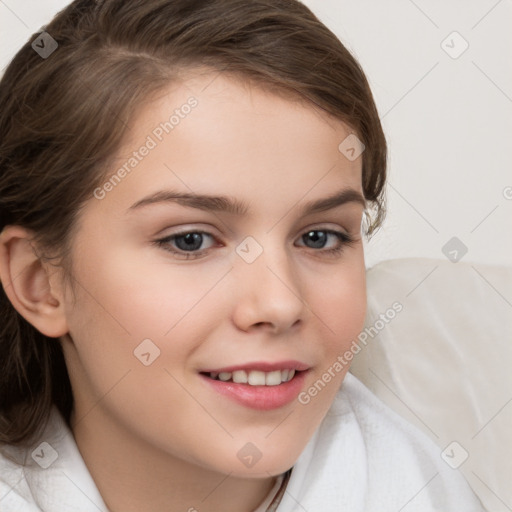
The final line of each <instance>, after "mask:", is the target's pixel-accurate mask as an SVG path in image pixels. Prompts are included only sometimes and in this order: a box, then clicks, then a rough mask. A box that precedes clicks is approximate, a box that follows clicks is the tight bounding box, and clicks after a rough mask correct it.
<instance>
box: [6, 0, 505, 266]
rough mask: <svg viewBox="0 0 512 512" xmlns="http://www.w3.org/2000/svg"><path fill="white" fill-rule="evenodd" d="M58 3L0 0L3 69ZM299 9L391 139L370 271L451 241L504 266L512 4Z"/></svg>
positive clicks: (334, 0)
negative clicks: (368, 98)
mask: <svg viewBox="0 0 512 512" xmlns="http://www.w3.org/2000/svg"><path fill="white" fill-rule="evenodd" d="M67 3H68V1H67V0H45V1H44V2H43V1H41V0H0V43H1V45H0V69H3V68H4V67H5V66H6V64H7V63H8V62H9V60H10V59H11V58H12V56H13V55H14V54H15V52H16V51H17V49H18V48H19V47H20V46H21V45H22V44H23V43H24V42H25V41H26V40H27V39H29V38H30V36H31V34H33V33H34V32H35V31H37V30H38V29H39V28H40V27H41V26H43V25H45V24H46V23H47V22H48V21H49V20H50V18H51V17H52V16H53V14H54V13H56V12H57V11H58V10H59V9H61V8H62V7H63V6H65V5H66V4H67ZM304 3H306V4H307V5H308V6H309V7H310V8H311V9H312V10H313V12H315V14H316V15H317V16H318V17H319V18H320V19H321V20H322V21H323V22H324V23H325V24H326V25H327V26H328V27H329V28H330V29H331V30H333V31H334V32H335V33H336V34H337V36H338V37H339V38H340V39H341V40H342V42H343V43H344V44H345V45H346V46H347V47H348V48H349V49H350V50H351V51H352V53H353V54H354V55H355V56H356V58H357V59H358V60H359V62H360V63H361V65H362V67H363V69H364V70H365V72H366V74H367V76H368V79H369V81H370V84H371V86H372V89H373V91H374V95H375V99H376V102H377V106H378V108H379V112H380V114H381V117H382V120H383V125H384V130H385V132H386V135H387V139H388V144H389V150H390V158H389V183H388V189H387V197H388V217H387V220H386V223H385V225H384V227H383V228H382V229H381V230H380V231H379V232H378V233H377V234H376V235H375V236H374V237H373V238H372V240H371V241H370V242H369V244H367V248H366V259H367V266H372V265H374V264H375V263H377V262H378V261H381V260H386V259H390V258H401V257H409V256H423V257H433V258H444V257H445V256H444V254H443V252H442V250H441V249H442V247H443V246H444V245H445V243H446V242H447V241H448V240H449V239H451V238H452V237H454V236H456V237H457V238H458V239H460V241H461V242H462V243H463V244H464V245H465V246H467V248H468V252H467V254H466V255H465V256H464V257H463V260H464V261H472V262H476V263H491V264H507V265H510V264H511V262H512V236H511V227H512V222H511V221H512V151H511V146H512V142H511V141H512V64H511V63H512V30H511V28H510V27H511V26H512V24H511V22H512V1H511V0H498V1H497V0H465V1H463V0H451V1H445V0H444V1H443V0H429V1H427V0H414V1H413V0H386V1H385V2H384V1H378V0H305V2H304ZM453 32H457V33H458V34H459V35H460V36H459V35H453ZM443 41H444V43H443ZM464 41H466V42H464ZM466 44H467V45H469V46H468V48H467V50H466V51H464V53H462V54H461V55H460V56H457V58H453V57H454V56H456V55H457V54H458V53H459V52H460V50H461V49H463V48H464V46H465V45H466ZM447 52H448V53H447ZM449 53H451V54H452V55H451V56H450V55H449Z"/></svg>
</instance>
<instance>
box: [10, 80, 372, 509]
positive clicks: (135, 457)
mask: <svg viewBox="0 0 512 512" xmlns="http://www.w3.org/2000/svg"><path fill="white" fill-rule="evenodd" d="M215 77H216V78H215ZM191 95H193V96H194V97H196V98H197V100H198V105H197V107H195V108H194V109H193V110H192V111H191V113H190V114H189V115H188V116H186V117H184V118H183V119H180V122H179V125H177V126H176V127H175V128H174V129H173V131H172V132H171V133H169V134H166V135H165V136H164V138H163V140H162V141H161V142H159V143H158V145H157V147H156V148H154V149H152V150H151V151H150V152H149V154H148V155H147V156H145V157H144V158H143V159H142V161H141V162H140V163H138V165H137V166H136V168H134V169H133V170H132V171H131V172H130V173H129V175H127V176H126V177H124V178H123V179H122V181H121V182H120V183H119V184H117V185H116V186H115V187H113V189H112V190H111V191H109V192H108V193H107V194H105V197H104V198H103V199H97V198H95V197H91V199H90V200H89V201H88V203H86V205H85V206H84V208H83V210H82V211H81V213H80V223H79V226H78V230H77V232H76V234H75V237H74V239H73V241H72V272H73V279H72V282H73V283H74V288H75V289H74V293H73V291H72V290H71V289H70V287H69V285H66V284H65V281H64V280H63V278H62V274H61V272H59V271H58V270H57V271H56V270H55V268H54V267H51V268H50V267H48V266H46V264H45V263H44V262H38V260H37V259H34V258H35V257H34V254H33V252H32V251H31V246H30V244H29V243H28V240H29V235H30V234H29V233H26V232H25V231H24V230H23V229H21V228H17V227H12V228H8V229H6V230H5V231H4V233H3V234H2V240H1V241H2V246H1V247H2V254H1V261H2V264H1V265H2V267H1V268H2V280H3V281H4V282H8V281H9V276H12V275H13V274H15V273H16V272H18V273H20V270H21V269H24V268H25V269H26V268H29V266H30V267H31V268H33V269H34V270H33V272H25V273H24V277H23V278H22V279H18V280H15V281H12V283H11V284H12V286H10V287H9V292H8V294H9V297H10V299H11V301H12V302H13V304H14V305H15V307H16V308H17V309H18V310H19V311H20V312H21V313H22V314H23V315H24V316H25V318H27V319H28V320H29V321H31V322H32V323H33V325H35V326H36V327H37V328H38V329H39V330H41V331H42V332H45V333H50V335H55V336H58V337H60V339H61V342H62V345H63V349H64V354H65V358H66V363H67V365H68V369H69V373H70V376H71V382H72V387H73V393H74V398H75V409H74V411H73V415H72V420H71V426H72V430H73V434H74V436H75V439H76V442H77V444H78V447H79V449H80V452H81V453H82V455H83V457H84V460H85V462H86V464H87V466H88V468H89V471H90V472H91V475H92V477H93V478H94V480H95V482H96V484H97V486H98V488H99V490H100V492H101V494H102V496H103V498H104V500H105V502H106V503H107V506H108V507H109V509H110V510H111V511H113V512H114V511H124V512H131V511H138V512H141V511H154V510H185V511H186V510H194V509H197V510H200V511H201V512H208V511H215V510H217V511H218V510H223V511H226V512H229V511H232V512H235V511H236V512H250V511H252V510H254V509H255V508H256V507H257V506H258V505H259V504H260V503H261V502H262V501H263V499H264V498H265V497H266V495H267V494H268V493H269V492H270V490H271V488H272V486H273V485H274V483H275V480H276V475H279V474H280V473H282V472H284V471H286V470H287V469H289V468H290V467H292V466H293V464H294V463H295V461H296V460H297V458H298V457H299V455H300V454H301V452H302V450H303V449H304V447H305V445H306V444H307V442H308V441H309V439H310V437H311V436H312V434H313V433H314V431H315V430H316V429H317V427H318V426H319V424H320V422H321V421H322V419H323V418H324V416H325V414H326V413H327V411H328V409H329V406H330V405H331V403H332V401H333V399H334V397H335V394H336V392H337V390H338V388H339V386H340V384H341V382H342V379H343V377H344V375H345V373H346V371H347V370H348V367H347V368H344V370H343V371H342V372H339V373H337V374H336V377H335V378H334V379H333V380H331V382H330V383H329V384H328V385H327V386H326V387H325V388H324V389H323V390H322V391H321V392H320V393H319V394H318V395H317V396H316V397H315V398H314V399H312V400H311V402H310V403H308V404H307V405H303V404H301V403H299V402H298V401H297V400H294V401H293V402H292V403H290V404H288V405H286V406H284V407H282V408H279V409H276V410H270V411H256V410H253V409H250V408H247V407H244V406H242V405H240V404H237V403H235V402H233V401H231V400H229V399H228V398H226V397H224V396H222V395H220V394H218V393H216V392H215V391H213V390H212V389H210V386H207V385H205V383H204V382H203V381H202V379H201V378H200V377H199V375H198V372H199V371H200V370H201V369H204V368H211V367H216V368H219V367H223V366H229V365H233V364H243V363H246V362H250V361H269V362H273V361H281V360H288V359H294V360H298V361H301V362H304V363H307V364H308V365H309V366H310V370H309V371H308V374H307V376H306V382H305V385H304V388H303V389H304V390H306V389H307V388H308V387H310V386H311V385H313V383H314V382H315V381H317V380H318V379H319V378H320V377H321V375H322V374H323V373H324V372H325V371H326V369H327V368H329V367H331V366H332V365H333V363H334V362H335V361H336V358H337V357H338V355H340V354H343V353H344V352H345V350H347V349H348V348H349V346H350V344H351V342H352V340H354V339H355V338H356V337H357V335H358V333H359V332H360V330H361V328H362V325H363V320H364V315H365V306H366V292H365V267H364V255H363V247H362V240H361V234H360V228H361V218H362V213H363V205H362V204H360V203H359V202H357V201H351V202H347V203H345V204H343V205H341V206H337V207H335V208H332V209H329V210H327V211H323V212H318V213H314V214H308V215H304V214H303V213H302V212H301V208H302V206H303V205H305V204H306V203H308V202H310V201H314V200H317V199H323V198H326V197H329V196H331V195H333V193H334V192H337V191H341V190H344V189H352V190H355V191H357V192H359V193H360V194H361V195H362V194H363V192H362V184H361V165H362V159H361V157H360V158H357V159H356V160H354V161H349V160H348V159H347V158H345V156H344V155H343V154H342V153H340V151H339V150H338V145H339V144H340V143H341V141H343V140H344V139H345V137H347V136H348V135H349V134H350V133H352V130H350V129H349V128H348V127H347V126H346V125H345V124H344V123H342V122H341V121H339V120H336V119H334V118H332V117H330V116H329V115H327V114H326V113H325V112H323V111H320V110H319V109H317V108H316V107H314V106H313V105H312V104H308V103H305V102H304V101H298V100H296V99H292V98H291V97H290V98H285V97H283V96H280V95H277V94H275V93H269V92H265V91H263V90H262V89H260V88H258V87H256V86H249V85H248V84H246V83H242V82H240V81H237V80H235V79H234V78H233V77H231V78H229V77H227V76H224V75H211V74H200V73H198V74H197V75H192V74H191V75H190V76H188V77H187V78H186V79H184V80H183V81H182V82H179V83H177V84H175V85H173V86H172V87H170V88H169V89H168V90H167V91H164V92H163V93H162V94H161V95H160V96H159V98H157V99H156V100H155V101H153V102H151V103H150V104H148V105H146V106H144V108H143V109H142V110H141V112H140V114H139V115H138V116H137V117H136V118H135V119H134V120H133V122H132V124H131V130H130V133H129V135H128V136H127V138H126V142H125V144H124V146H123V148H122V150H121V151H120V153H119V155H118V157H119V158H118V159H117V161H116V163H115V164H114V166H113V168H112V174H113V173H114V172H115V171H116V169H117V168H118V167H116V165H118V166H121V165H122V164H123V163H124V162H126V160H127V158H129V156H131V154H132V152H133V151H134V150H137V149H138V148H139V147H140V146H141V145H142V144H143V143H144V142H145V141H146V140H147V137H148V135H150V134H151V133H152V130H153V129H154V128H155V126H157V125H158V124H159V123H160V122H162V121H165V120H167V119H168V117H169V113H171V112H172V111H173V110H174V109H176V108H179V107H180V105H183V104H184V103H186V101H187V98H189V97H190V96H191ZM169 189H172V190H174V191H178V192H183V193H190V192H194V193H196V194H209V195H222V196H229V197H231V198H234V199H236V200H238V201H240V202H243V203H244V204H245V205H246V206H247V208H248V212H247V213H246V214H243V215H241V214H235V213H227V212H218V211H215V212H213V211H205V210H201V209H197V208H192V207H187V206H183V205H180V204H177V203H175V202H161V203H158V204H152V205H147V206H144V207H141V208H136V209H133V210H130V206H132V205H133V204H134V203H136V202H137V201H140V200H141V199H142V198H144V197H146V196H148V195H150V194H152V193H155V192H159V191H162V190H169ZM326 229H329V230H334V231H340V232H343V233H348V234H349V235H350V236H351V237H352V238H353V242H351V243H350V244H345V245H343V247H342V250H341V251H340V252H338V253H329V252H328V249H333V248H337V247H340V246H341V245H342V244H341V243H340V242H339V240H338V238H337V237H336V236H334V235H329V236H328V237H327V242H326V245H325V247H324V248H318V247H310V246H308V245H307V244H310V242H309V239H307V240H306V241H304V239H303V238H302V236H303V235H304V234H306V233H308V232H309V231H311V230H317V231H322V230H326ZM185 230H186V231H188V232H194V231H195V232H197V231H200V232H201V231H206V232H208V233H210V234H211V235H212V238H210V237H204V238H203V241H204V243H203V247H204V248H205V249H201V251H200V256H199V257H192V256H190V255H189V256H188V259H187V257H186V256H184V251H180V250H179V249H178V247H177V246H176V243H177V240H176V239H175V240H174V242H173V241H172V240H168V241H167V243H166V244H165V245H163V246H158V245H156V244H155V243H154V242H155V240H158V239H162V238H164V237H169V236H170V235H173V234H176V233H178V232H182V231H185ZM316 234H317V235H318V233H316ZM247 236H252V237H253V238H254V239H255V240H256V241H257V242H258V244H259V245H260V246H261V248H262V249H263V252H262V254H261V255H260V256H259V257H258V258H257V259H256V260H255V261H254V262H253V263H250V264H249V263H246V262H245V261H244V260H243V259H242V258H241V257H240V256H239V255H238V254H237V253H236V251H235V249H236V247H237V246H238V245H239V244H240V243H241V242H242V241H243V240H244V239H245V238H246V237H247ZM306 238H307V237H306ZM181 241H183V239H181ZM173 250H174V251H177V252H179V254H176V253H173V252H172V251H173ZM16 282H17V283H18V284H15V283H16ZM148 338H149V339H151V340H152V342H153V343H154V344H155V345H156V346H157V347H158V349H159V350H160V356H159V357H158V358H157V359H155V360H154V362H152V363H151V364H150V365H149V366H145V365H143V364H142V363H141V362H140V361H139V359H137V358H136V357H135V356H134V350H135V349H136V348H137V346H138V345H139V344H140V343H141V341H142V340H144V339H148ZM248 442H250V443H253V444H254V445H255V446H257V448H258V449H259V451H260V452H261V454H262V457H261V459H260V460H259V461H258V462H257V463H256V464H255V465H254V466H252V467H250V468H249V467H246V466H245V465H244V464H243V463H242V462H241V461H240V459H239V458H238V457H237V452H238V451H239V450H240V449H241V448H242V447H243V446H244V445H246V443H248Z"/></svg>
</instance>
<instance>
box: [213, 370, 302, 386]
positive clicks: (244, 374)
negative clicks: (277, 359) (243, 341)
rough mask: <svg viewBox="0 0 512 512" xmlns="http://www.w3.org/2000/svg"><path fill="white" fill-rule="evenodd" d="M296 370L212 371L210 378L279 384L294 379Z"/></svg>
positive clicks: (259, 384)
mask: <svg viewBox="0 0 512 512" xmlns="http://www.w3.org/2000/svg"><path fill="white" fill-rule="evenodd" d="M294 375H295V370H288V369H286V370H275V371H272V372H262V371H259V370H250V371H245V370H237V371H234V372H220V373H219V372H210V378H211V379H215V380H221V381H223V382H230V381H231V382H235V383H237V384H249V385H250V386H278V385H279V384H282V383H283V382H288V381H290V380H292V379H293V376H294Z"/></svg>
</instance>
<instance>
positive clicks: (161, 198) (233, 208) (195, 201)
mask: <svg viewBox="0 0 512 512" xmlns="http://www.w3.org/2000/svg"><path fill="white" fill-rule="evenodd" d="M351 202H355V203H359V204H361V205H362V206H363V208H366V200H365V199H364V197H363V196H362V195H361V193H360V192H358V191H357V190H355V189H352V188H347V189H343V190H341V191H339V192H336V193H335V194H333V195H330V196H328V197H325V198H322V199H316V200H314V201H309V202H308V203H306V204H304V206H302V207H301V213H302V214H303V215H305V214H312V213H319V212H324V211H326V210H331V209H332V208H336V207H337V206H341V205H343V204H346V203H351ZM158 203H177V204H179V205H182V206H186V207H189V208H197V209H199V210H205V211H213V212H225V213H231V214H234V215H240V216H242V215H246V214H247V212H248V211H249V208H248V206H247V204H246V203H244V202H243V201H239V200H237V199H233V198H231V197H228V196H211V195H203V194H194V193H183V192H177V191H172V190H161V191H159V192H155V193H153V194H150V195H149V196H147V197H144V198H142V199H140V200H139V201H137V202H136V203H134V204H132V205H131V206H130V207H129V208H128V210H127V211H128V212H130V211H133V210H137V209H139V208H143V207H145V206H149V205H152V204H158Z"/></svg>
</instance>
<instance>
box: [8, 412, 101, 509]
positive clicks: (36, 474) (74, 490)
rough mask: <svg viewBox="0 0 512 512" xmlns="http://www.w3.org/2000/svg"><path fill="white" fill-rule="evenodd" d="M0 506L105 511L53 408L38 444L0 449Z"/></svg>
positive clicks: (57, 413) (82, 462)
mask: <svg viewBox="0 0 512 512" xmlns="http://www.w3.org/2000/svg"><path fill="white" fill-rule="evenodd" d="M0 505H1V506H0V510H2V512H33V511H42V510H51V511H52V512H64V511H65V512H75V511H76V512H89V510H91V511H92V510H94V511H95V512H98V511H102V512H103V511H105V512H106V510H107V509H106V506H105V504H104V503H103V501H102V499H101V496H100V494H99V491H98V490H97V488H96V486H95V484H94V482H93V480H92V477H91V476H90V474H89V472H88V470H87V468H86V466H85V463H84V461H83V459H82V457H81V455H80V452H79V450H78V447H77V446H76V443H75V441H74V438H73V435H72V433H71V431H70V430H69V428H68V426H67V425H66V423H65V421H64V419H63V418H62V416H61V414H60V413H59V412H58V410H57V409H56V408H54V409H53V410H52V414H51V416H50V420H49V422H48V424H47V425H46V427H45V429H44V430H43V432H42V434H41V436H39V438H38V440H37V442H35V443H33V444H31V445H29V446H28V445H27V446H2V447H1V448H0Z"/></svg>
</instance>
